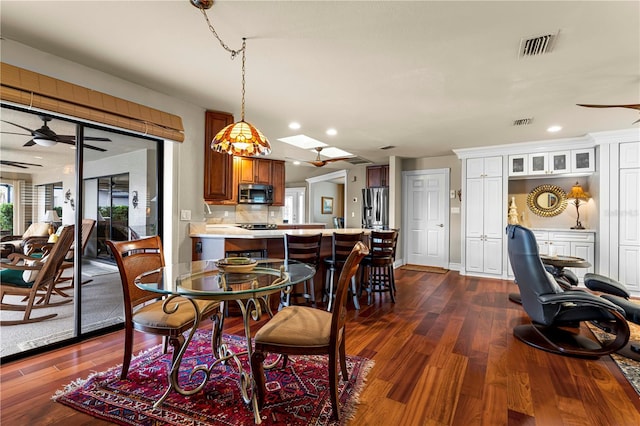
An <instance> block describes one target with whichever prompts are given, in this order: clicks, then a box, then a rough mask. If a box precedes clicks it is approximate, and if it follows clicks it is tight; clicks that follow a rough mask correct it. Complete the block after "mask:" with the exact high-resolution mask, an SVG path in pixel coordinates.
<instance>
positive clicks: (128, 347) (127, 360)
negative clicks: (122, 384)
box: [120, 327, 133, 380]
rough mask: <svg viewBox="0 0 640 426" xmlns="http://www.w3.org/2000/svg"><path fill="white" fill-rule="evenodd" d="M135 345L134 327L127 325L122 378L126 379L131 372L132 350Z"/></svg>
mask: <svg viewBox="0 0 640 426" xmlns="http://www.w3.org/2000/svg"><path fill="white" fill-rule="evenodd" d="M132 347H133V328H129V327H125V330H124V357H123V358H122V370H121V372H120V379H122V380H126V379H127V374H129V364H131V351H132Z"/></svg>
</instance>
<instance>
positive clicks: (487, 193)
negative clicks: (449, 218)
mask: <svg viewBox="0 0 640 426" xmlns="http://www.w3.org/2000/svg"><path fill="white" fill-rule="evenodd" d="M465 189H466V190H465V192H464V193H465V194H466V196H465V199H464V203H465V209H466V210H465V218H466V226H465V237H466V238H465V259H466V260H465V270H466V271H469V272H477V273H482V274H492V275H500V274H502V259H503V253H502V234H503V232H504V230H503V220H504V212H503V205H504V199H503V184H502V157H488V158H473V159H468V160H467V179H466V185H465Z"/></svg>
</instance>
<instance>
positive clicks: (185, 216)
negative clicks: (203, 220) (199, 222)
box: [180, 210, 191, 220]
mask: <svg viewBox="0 0 640 426" xmlns="http://www.w3.org/2000/svg"><path fill="white" fill-rule="evenodd" d="M180 220H191V210H180Z"/></svg>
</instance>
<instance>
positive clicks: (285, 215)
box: [282, 188, 305, 223]
mask: <svg viewBox="0 0 640 426" xmlns="http://www.w3.org/2000/svg"><path fill="white" fill-rule="evenodd" d="M304 199H305V188H285V190H284V210H283V212H282V219H283V220H286V221H287V223H304Z"/></svg>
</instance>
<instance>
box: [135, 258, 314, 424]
mask: <svg viewBox="0 0 640 426" xmlns="http://www.w3.org/2000/svg"><path fill="white" fill-rule="evenodd" d="M256 261H257V263H256V265H255V267H253V268H252V269H251V270H242V269H243V268H240V270H238V268H228V269H227V268H222V267H219V265H220V261H219V260H199V261H193V262H186V263H178V264H174V265H166V266H164V267H162V268H159V269H155V270H152V271H148V272H145V273H143V274H141V275H139V276H138V277H136V278H135V284H136V286H137V287H138V288H140V289H142V290H147V291H150V292H154V293H158V295H159V296H165V297H166V299H165V302H164V304H163V307H164V309H165V312H167V313H170V312H171V307H172V303H171V299H173V298H175V297H178V296H181V297H184V298H187V299H189V300H190V301H191V305H192V307H193V309H194V311H195V318H196V320H195V323H194V326H193V327H192V329H191V330H190V331H189V333H188V336H187V337H186V339H185V342H184V344H183V345H182V348H181V349H180V351H179V354H178V356H177V357H176V360H175V362H174V363H173V365H172V366H171V370H170V372H169V385H168V387H167V390H166V392H165V393H164V394H163V395H162V396H161V397H160V399H158V401H156V402H155V404H154V406H155V407H158V406H160V405H161V404H162V402H163V401H164V400H165V399H166V398H167V396H168V395H169V394H170V392H171V391H172V390H175V391H177V392H178V393H180V394H182V395H187V396H188V395H193V394H195V393H197V392H199V391H200V390H202V389H203V388H204V386H205V385H206V383H207V381H208V380H209V375H210V373H211V371H212V370H213V368H214V367H216V366H217V365H218V364H220V363H225V362H227V361H233V362H234V363H235V365H236V367H237V369H238V372H239V377H240V389H241V392H242V397H243V399H244V402H245V403H246V404H250V405H251V407H252V409H253V413H254V420H255V423H257V424H259V423H261V418H260V413H259V410H258V404H257V400H256V398H255V392H254V391H253V378H252V375H251V371H250V368H251V367H250V363H249V371H246V370H245V368H244V367H243V364H242V362H241V361H240V359H239V357H240V356H248V357H249V358H250V357H251V352H252V343H251V328H250V324H251V321H252V320H253V321H257V320H259V319H260V318H261V317H262V315H263V313H267V314H268V315H269V316H273V312H272V309H271V307H270V300H269V297H270V295H272V294H273V293H280V292H281V291H284V292H290V291H291V289H292V286H293V285H295V284H297V283H300V282H303V281H306V280H308V279H310V278H311V277H313V276H314V275H315V272H316V270H315V268H314V267H313V266H310V265H307V264H305V263H301V262H296V261H293V260H289V261H285V260H282V259H269V258H267V259H256ZM231 271H233V272H231ZM195 299H206V300H217V301H220V303H221V305H220V311H219V313H218V315H217V316H216V317H214V318H213V319H214V321H213V331H212V333H213V336H212V339H211V342H212V348H211V350H212V353H213V355H214V358H215V360H214V361H213V363H212V364H211V365H199V366H196V367H195V368H194V369H193V370H192V372H191V374H190V377H203V379H202V382H201V383H199V384H198V385H197V386H195V387H194V386H192V385H190V386H188V389H186V388H185V387H183V386H181V385H180V383H179V382H178V373H179V370H180V364H181V362H182V357H183V355H184V353H185V352H186V349H187V347H188V345H189V343H190V342H191V339H192V338H193V336H194V334H195V332H196V330H197V328H198V326H199V323H200V312H199V311H198V305H197V304H196V303H195ZM234 301H235V303H237V305H238V306H239V308H240V311H241V313H242V320H243V325H244V332H245V338H246V350H244V351H242V352H233V351H232V350H231V349H230V348H229V347H228V346H227V345H226V344H225V343H224V339H223V334H222V330H223V324H224V311H225V305H226V304H227V303H230V302H234ZM276 362H277V361H276ZM274 364H275V362H274V363H272V365H274ZM267 367H268V366H267ZM197 372H202V373H204V374H203V375H199V374H195V373H197Z"/></svg>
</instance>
